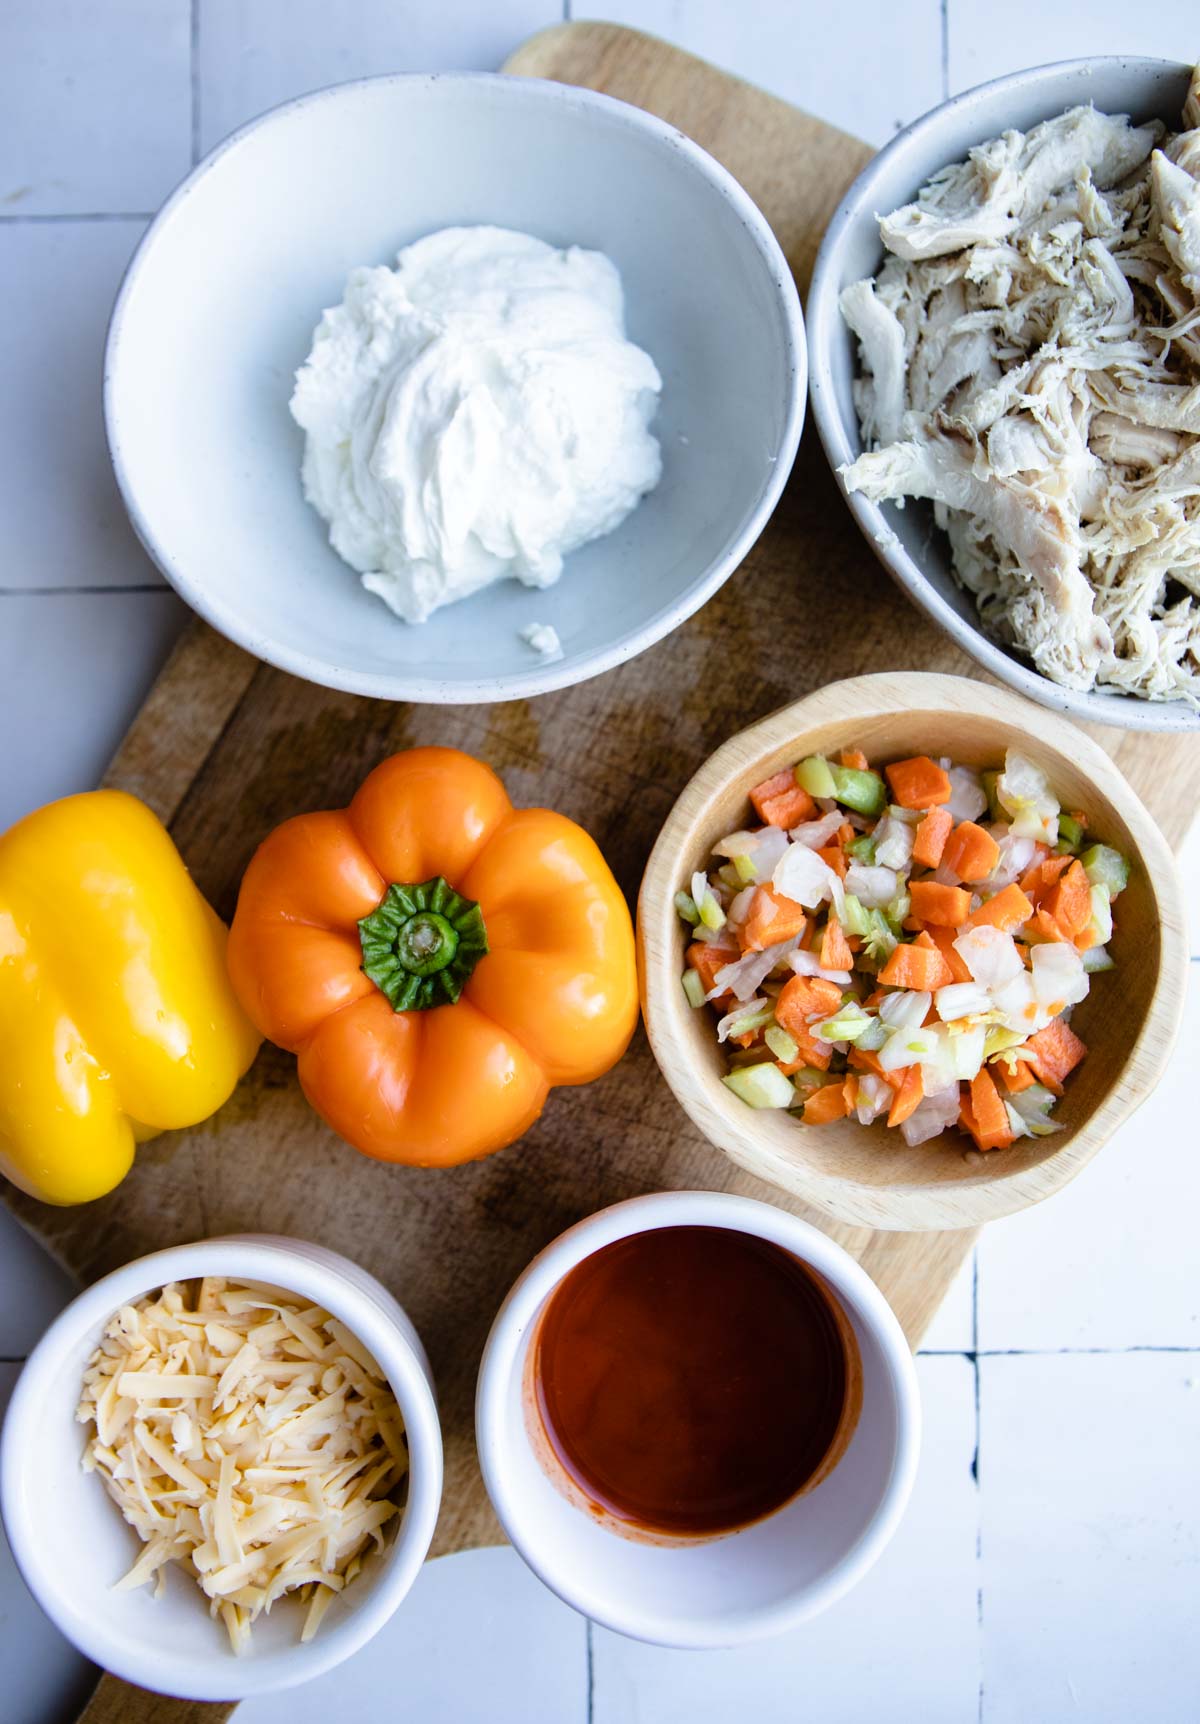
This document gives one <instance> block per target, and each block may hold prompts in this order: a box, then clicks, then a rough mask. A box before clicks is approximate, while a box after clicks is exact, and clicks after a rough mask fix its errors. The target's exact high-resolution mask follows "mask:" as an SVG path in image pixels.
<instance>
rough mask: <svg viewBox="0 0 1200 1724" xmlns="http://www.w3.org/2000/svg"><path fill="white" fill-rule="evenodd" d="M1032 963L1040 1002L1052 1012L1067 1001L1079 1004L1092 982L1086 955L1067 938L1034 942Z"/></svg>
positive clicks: (1072, 1004) (1035, 996)
mask: <svg viewBox="0 0 1200 1724" xmlns="http://www.w3.org/2000/svg"><path fill="white" fill-rule="evenodd" d="M1029 961H1030V963H1031V965H1032V966H1033V994H1034V998H1035V999H1036V1000H1037V1003H1038V1005H1039V1006H1040V1007H1041V1008H1042V1010H1043V1011H1044V1012H1049V1013H1050V1014H1051V1016H1055V1015H1057V1013H1058V1012H1060V1011H1061V1010H1062V1008H1063V1006H1064V1005H1067V1006H1074V1005H1078V1003H1079V1001H1080V1000H1082V999H1084V998H1085V996H1086V995H1087V991H1088V988H1089V987H1090V985H1091V984H1090V983H1089V981H1088V976H1087V971H1086V970H1085V969H1084V967H1083V959H1082V958H1081V957H1080V956H1079V953H1078V952H1077V951H1076V950H1075V948H1074V946H1071V945H1068V944H1067V942H1066V941H1065V940H1050V941H1047V942H1046V944H1045V945H1042V946H1035V947H1034V948H1033V951H1032V952H1031V953H1030V955H1029Z"/></svg>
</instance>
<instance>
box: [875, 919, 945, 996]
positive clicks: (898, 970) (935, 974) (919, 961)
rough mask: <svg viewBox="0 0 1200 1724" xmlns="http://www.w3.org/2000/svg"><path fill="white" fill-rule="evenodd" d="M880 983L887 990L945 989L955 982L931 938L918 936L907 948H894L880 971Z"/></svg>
mask: <svg viewBox="0 0 1200 1724" xmlns="http://www.w3.org/2000/svg"><path fill="white" fill-rule="evenodd" d="M879 980H880V981H881V982H882V983H883V984H884V985H885V986H886V987H889V988H913V989H915V990H916V991H917V992H921V991H922V990H924V989H930V990H932V989H934V988H944V987H945V986H946V984H947V983H948V982H952V981H953V980H954V975H953V972H952V971H951V969H950V965H949V964H948V963H947V962H946V960H945V958H944V957H943V956H942V954H941V952H939V951H938V949H937V947H936V946H935V945H934V942H933V938H932V936H931V935H930V934H927V933H925V934H918V935H917V937H916V939H915V940H912V941H910V942H909V944H908V945H906V946H897V947H896V949H895V951H894V952H893V953H892V955H891V957H890V958H889V959H888V961H887V963H886V964H885V965H884V966H883V969H882V970H880V972H879Z"/></svg>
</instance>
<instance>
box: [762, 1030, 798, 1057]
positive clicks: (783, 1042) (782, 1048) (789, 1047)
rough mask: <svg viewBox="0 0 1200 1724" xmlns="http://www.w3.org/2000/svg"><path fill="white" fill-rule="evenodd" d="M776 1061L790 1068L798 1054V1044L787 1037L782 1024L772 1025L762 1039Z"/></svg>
mask: <svg viewBox="0 0 1200 1724" xmlns="http://www.w3.org/2000/svg"><path fill="white" fill-rule="evenodd" d="M763 1041H764V1042H766V1044H767V1046H768V1047H769V1048H770V1050H771V1052H772V1053H773V1054H774V1055H775V1058H776V1059H777V1060H782V1061H783V1063H784V1065H785V1066H790V1065H791V1063H792V1061H793V1060H794V1059H795V1057H796V1055H797V1054H798V1053H799V1052H800V1044H799V1042H797V1041H795V1040H793V1038H792V1037H791V1036H789V1035H788V1033H787V1031H786V1030H785V1029H784V1027H783V1025H782V1024H772V1025H771V1027H770V1029H769V1030H768V1031H767V1033H766V1035H765V1036H764V1037H763Z"/></svg>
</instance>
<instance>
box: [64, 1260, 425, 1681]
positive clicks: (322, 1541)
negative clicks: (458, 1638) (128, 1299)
mask: <svg viewBox="0 0 1200 1724" xmlns="http://www.w3.org/2000/svg"><path fill="white" fill-rule="evenodd" d="M76 1417H77V1418H78V1419H79V1420H80V1422H81V1423H83V1424H88V1425H90V1426H91V1427H92V1434H91V1437H90V1439H89V1442H88V1446H87V1450H86V1452H85V1455H84V1463H83V1464H84V1466H85V1468H87V1469H88V1470H89V1471H92V1470H95V1471H98V1472H99V1473H100V1474H101V1476H102V1478H103V1479H104V1483H105V1486H106V1488H107V1490H108V1493H109V1495H110V1496H111V1497H112V1498H113V1500H114V1502H115V1503H116V1504H117V1506H118V1508H119V1509H120V1510H121V1513H122V1514H123V1515H124V1517H125V1519H126V1520H127V1521H128V1522H129V1524H130V1525H131V1526H132V1527H133V1528H134V1529H135V1531H136V1532H137V1533H138V1534H139V1536H140V1537H141V1538H142V1539H143V1540H144V1542H145V1549H144V1550H143V1551H142V1554H141V1556H140V1557H139V1558H138V1560H137V1562H136V1563H135V1564H134V1566H133V1567H132V1568H131V1569H130V1571H129V1573H128V1574H127V1575H126V1576H125V1578H124V1579H123V1580H121V1581H119V1582H118V1585H119V1586H120V1587H132V1586H142V1585H144V1584H145V1583H146V1582H147V1581H150V1580H154V1581H155V1583H156V1585H157V1586H158V1587H159V1589H160V1590H161V1587H162V1584H163V1581H164V1578H165V1568H166V1565H167V1564H168V1563H171V1562H177V1563H180V1564H182V1565H183V1567H185V1568H186V1569H188V1570H189V1572H190V1573H191V1574H192V1575H193V1576H194V1577H195V1579H196V1581H197V1582H198V1584H199V1585H200V1587H201V1588H202V1590H203V1591H204V1593H205V1594H206V1595H207V1597H208V1599H209V1601H210V1603H209V1609H210V1611H211V1613H212V1615H214V1616H219V1617H220V1618H221V1621H222V1622H223V1623H224V1625H225V1628H226V1630H227V1631H228V1634H229V1639H230V1643H231V1645H232V1647H233V1650H234V1651H235V1652H244V1651H245V1650H246V1648H247V1646H248V1645H249V1636H250V1625H251V1623H252V1622H253V1621H254V1619H255V1618H256V1617H257V1616H258V1615H259V1614H260V1613H261V1612H262V1611H269V1610H270V1609H271V1606H272V1604H273V1603H274V1602H275V1601H276V1599H278V1598H281V1597H282V1596H283V1595H284V1594H285V1593H287V1592H290V1591H296V1592H297V1593H298V1594H299V1596H300V1597H301V1598H305V1599H307V1601H308V1609H307V1612H306V1615H305V1620H304V1624H303V1628H302V1630H301V1635H300V1638H301V1639H302V1640H308V1639H310V1638H311V1637H312V1635H313V1634H315V1632H316V1630H317V1626H318V1624H319V1623H320V1620H321V1617H322V1616H323V1615H324V1613H325V1610H326V1609H327V1608H328V1606H329V1604H330V1603H331V1601H332V1600H333V1599H334V1598H335V1597H336V1595H337V1594H338V1593H339V1592H341V1591H342V1589H343V1588H344V1587H345V1586H347V1585H348V1584H349V1582H350V1581H352V1580H353V1579H354V1577H355V1575H356V1574H357V1573H358V1571H359V1569H360V1568H361V1566H362V1562H363V1559H364V1556H365V1555H366V1553H367V1551H368V1550H369V1549H370V1548H371V1547H372V1546H374V1547H376V1548H379V1549H382V1547H383V1537H384V1534H383V1528H384V1527H385V1526H386V1525H387V1523H388V1522H389V1521H390V1520H392V1519H393V1518H394V1516H395V1515H396V1514H397V1512H398V1498H399V1496H400V1494H401V1492H402V1488H403V1485H404V1482H405V1480H406V1477H407V1473H408V1449H407V1445H406V1443H405V1439H404V1429H403V1424H402V1422H401V1417H400V1410H399V1408H398V1406H397V1404H396V1399H395V1396H394V1395H393V1394H392V1391H391V1389H390V1388H389V1386H388V1384H387V1381H386V1379H385V1378H384V1376H383V1373H382V1372H381V1370H380V1369H379V1366H378V1365H377V1364H376V1363H375V1361H374V1359H372V1357H371V1355H370V1354H369V1353H368V1352H367V1351H366V1349H365V1348H364V1347H363V1345H362V1343H361V1342H360V1341H359V1340H358V1339H357V1337H356V1336H354V1335H352V1334H350V1332H349V1331H348V1330H347V1329H346V1328H345V1327H344V1326H343V1325H342V1324H341V1323H339V1322H338V1320H337V1318H336V1317H331V1316H330V1314H329V1312H328V1311H322V1310H321V1309H320V1307H319V1306H315V1305H309V1304H308V1303H307V1302H306V1301H305V1300H303V1299H299V1298H297V1297H296V1295H295V1294H293V1293H285V1292H283V1291H282V1290H281V1289H280V1288H277V1287H266V1286H260V1285H257V1284H255V1283H252V1282H248V1283H242V1282H227V1281H226V1280H224V1278H221V1277H212V1276H210V1277H208V1278H207V1279H205V1280H203V1281H201V1282H199V1283H198V1284H196V1285H195V1286H194V1287H190V1286H189V1287H184V1286H181V1285H178V1284H172V1285H170V1286H167V1287H164V1288H163V1290H162V1292H161V1293H160V1294H159V1295H158V1296H157V1298H154V1299H143V1300H139V1301H138V1303H137V1304H136V1305H123V1306H122V1307H121V1309H120V1310H119V1311H118V1312H117V1313H116V1315H115V1316H114V1317H113V1318H112V1319H111V1321H110V1322H109V1324H108V1326H107V1328H106V1329H105V1331H104V1339H103V1340H102V1341H101V1343H100V1345H99V1347H98V1348H97V1349H96V1351H95V1353H94V1354H93V1356H92V1358H91V1360H90V1362H89V1364H88V1367H87V1370H86V1371H85V1372H84V1378H83V1396H82V1399H81V1400H80V1403H79V1409H78V1412H77V1414H76Z"/></svg>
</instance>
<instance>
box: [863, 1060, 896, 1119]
mask: <svg viewBox="0 0 1200 1724" xmlns="http://www.w3.org/2000/svg"><path fill="white" fill-rule="evenodd" d="M891 1105H892V1086H891V1084H889V1083H885V1082H884V1080H883V1079H882V1078H881V1077H876V1076H875V1074H874V1072H864V1073H863V1074H862V1075H861V1076H860V1078H859V1080H858V1096H857V1099H856V1101H855V1104H854V1112H855V1115H856V1116H857V1118H858V1123H859V1124H860V1125H870V1123H871V1121H872V1120H873V1119H878V1118H879V1116H880V1114H881V1113H887V1111H888V1109H889V1108H890V1107H891Z"/></svg>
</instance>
